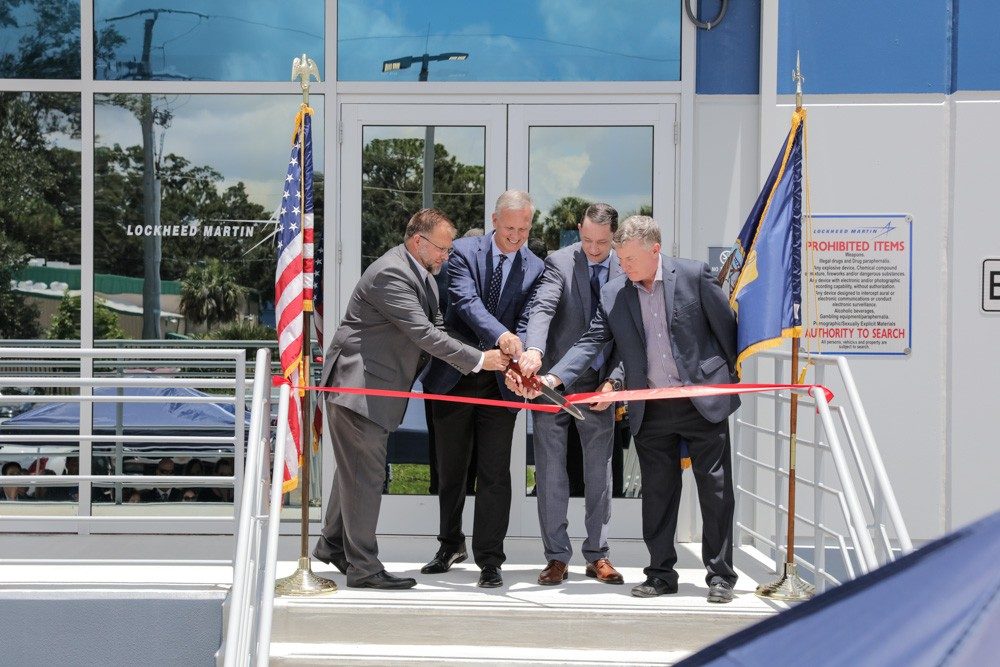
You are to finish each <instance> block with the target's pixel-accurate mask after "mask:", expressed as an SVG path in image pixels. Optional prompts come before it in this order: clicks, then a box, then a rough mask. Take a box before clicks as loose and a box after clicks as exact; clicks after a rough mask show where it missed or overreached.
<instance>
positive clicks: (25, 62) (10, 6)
mask: <svg viewBox="0 0 1000 667" xmlns="http://www.w3.org/2000/svg"><path fill="white" fill-rule="evenodd" d="M19 16H20V17H21V18H20V19H19ZM0 28H13V29H16V28H23V29H25V30H24V32H23V33H22V34H21V36H20V38H19V39H18V41H17V46H16V47H15V46H13V45H11V46H10V47H8V48H9V51H8V52H7V53H3V54H0V78H4V79H78V78H80V3H79V2H66V0H5V1H4V2H0ZM124 42H125V40H124V39H123V38H122V36H121V35H120V34H119V33H118V32H117V31H116V30H115V29H114V28H102V29H100V30H98V31H96V41H95V45H94V46H95V53H94V61H95V63H94V64H95V67H97V66H99V65H101V66H106V64H107V63H109V62H110V61H111V59H112V58H113V55H114V54H113V51H114V49H115V48H116V47H117V46H119V45H121V44H123V43H124Z"/></svg>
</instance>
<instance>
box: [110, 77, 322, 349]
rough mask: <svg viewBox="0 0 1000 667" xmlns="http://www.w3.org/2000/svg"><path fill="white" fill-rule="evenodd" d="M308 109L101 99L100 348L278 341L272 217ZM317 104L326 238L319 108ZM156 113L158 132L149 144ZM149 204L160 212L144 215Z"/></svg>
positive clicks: (219, 99)
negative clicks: (147, 121)
mask: <svg viewBox="0 0 1000 667" xmlns="http://www.w3.org/2000/svg"><path fill="white" fill-rule="evenodd" d="M300 102H301V98H300V97H299V96H297V95H98V96H97V99H96V103H97V107H96V109H95V134H96V146H95V155H94V160H95V180H94V218H95V220H94V271H95V275H94V292H95V302H96V304H95V311H94V325H95V332H94V336H95V339H108V338H133V339H135V338H155V339H162V338H167V339H173V338H207V339H213V340H216V339H218V340H274V339H275V334H274V328H273V327H274V308H273V300H274V267H275V252H276V251H275V247H274V244H273V239H272V235H273V232H274V223H273V221H272V220H271V217H272V213H273V211H274V210H275V208H276V207H277V206H278V204H279V203H280V202H281V195H282V191H283V183H284V176H285V171H286V169H287V162H288V155H289V150H290V137H291V132H292V124H293V119H294V116H295V113H296V111H297V110H298V107H299V104H300ZM311 104H312V106H313V109H314V110H315V114H314V117H313V160H314V209H315V224H316V229H318V230H321V229H322V227H323V192H324V189H323V126H322V122H321V119H322V117H323V99H322V97H318V96H314V97H313V98H312V99H311ZM147 109H151V110H152V111H151V112H147ZM147 113H151V116H152V118H153V122H152V128H151V130H149V131H147V132H146V133H145V137H144V132H143V128H142V124H141V122H140V118H141V117H143V116H144V115H146V114H147ZM248 137H253V140H252V141H249V140H248ZM144 147H146V148H148V150H149V151H151V155H150V159H151V161H152V163H153V165H154V167H153V169H154V171H153V173H152V174H147V171H146V168H145V162H144ZM154 175H155V176H156V178H155V179H154V178H152V176H154ZM146 176H150V179H148V180H146ZM157 192H158V196H157ZM147 200H148V201H153V202H158V203H159V206H158V211H157V210H156V207H153V210H150V211H146V210H145V208H144V203H145V202H146V201H147ZM151 241H155V243H152V242H151ZM146 275H150V276H153V277H154V278H155V280H153V281H146V280H145V276H146ZM157 281H158V282H159V289H158V290H157V289H156V286H155V282H157ZM157 292H158V294H159V296H158V299H157ZM185 295H186V296H185ZM156 310H159V317H157V315H156Z"/></svg>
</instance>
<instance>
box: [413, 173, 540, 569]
mask: <svg viewBox="0 0 1000 667" xmlns="http://www.w3.org/2000/svg"><path fill="white" fill-rule="evenodd" d="M534 211H535V207H534V204H533V203H532V201H531V197H530V196H529V195H528V193H527V192H522V191H519V190H508V191H507V192H504V193H503V194H502V195H500V198H499V199H498V200H497V204H496V208H495V209H494V213H493V232H492V233H490V234H487V235H485V236H480V237H475V238H463V239H459V240H458V241H456V242H455V252H454V254H453V255H452V256H451V258H450V259H449V261H448V293H449V305H448V312H447V313H446V314H445V324H446V325H447V326H448V328H449V330H451V331H452V332H454V334H455V335H456V336H457V337H458V338H459V339H461V340H462V341H464V342H466V343H468V344H470V345H475V346H477V347H478V348H479V349H482V350H489V349H493V348H499V349H500V351H501V352H503V353H504V354H506V355H508V356H510V357H511V358H517V357H519V356H520V354H521V351H522V342H521V338H520V337H519V335H518V333H515V332H521V333H522V334H523V331H524V328H525V327H526V326H527V311H526V309H525V306H526V305H527V303H528V299H529V297H530V296H531V293H532V291H533V290H534V288H535V283H536V282H537V281H538V278H539V277H540V276H541V274H542V270H543V268H544V264H543V263H542V260H540V259H539V258H538V257H536V256H535V255H534V254H532V253H531V251H529V250H528V248H527V247H526V246H525V241H527V240H528V232H529V230H530V229H531V220H532V216H533V215H534ZM422 382H423V385H424V388H425V389H426V390H427V391H429V392H432V393H436V394H452V395H455V396H471V397H477V398H491V399H507V400H519V399H518V398H517V396H515V395H514V394H513V393H512V392H511V391H509V390H508V389H507V387H505V386H504V381H503V375H502V374H500V373H496V372H493V371H491V370H488V369H487V370H485V371H483V372H479V373H472V374H470V375H466V376H464V377H463V376H461V375H460V374H459V373H458V372H456V370H455V369H454V368H452V367H449V366H448V365H447V364H445V363H442V362H440V361H437V360H435V361H434V362H432V363H431V366H430V368H429V369H428V371H427V375H426V376H425V377H424V378H423V380H422ZM431 413H432V416H433V420H434V435H435V441H436V442H435V450H436V456H437V466H438V502H439V505H440V512H441V518H440V521H441V524H440V532H439V534H438V541H439V542H440V543H441V546H440V548H439V550H438V552H437V554H436V555H435V556H434V558H433V559H431V561H430V562H429V563H427V565H425V566H424V567H423V568H422V569H421V572H423V573H425V574H437V573H442V572H447V571H448V570H449V569H450V568H451V566H452V565H454V564H455V563H458V562H461V561H463V560H465V559H466V558H467V557H468V554H467V551H466V546H465V534H464V533H463V532H462V510H463V509H464V507H465V492H466V488H465V482H466V475H467V470H468V466H469V457H470V453H471V450H472V443H473V441H475V443H476V448H477V459H476V509H475V517H474V520H473V528H472V552H473V555H474V556H475V559H476V564H477V565H478V566H479V567H480V568H481V569H482V572H481V574H480V577H479V586H481V587H484V588H494V587H497V586H501V585H502V584H503V579H502V576H501V574H500V566H501V565H502V564H503V562H504V560H505V558H506V556H505V555H504V551H503V540H504V538H505V537H506V536H507V525H508V522H509V519H510V500H511V490H510V448H511V438H512V436H513V433H514V419H515V417H516V416H517V411H516V410H509V409H507V408H497V407H488V406H476V405H469V404H463V403H445V402H436V403H435V404H434V405H433V406H432V407H431ZM473 439H474V440H473Z"/></svg>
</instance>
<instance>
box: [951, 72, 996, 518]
mask: <svg viewBox="0 0 1000 667" xmlns="http://www.w3.org/2000/svg"><path fill="white" fill-rule="evenodd" d="M952 108H953V113H954V181H953V194H954V207H953V217H952V224H951V226H950V237H951V247H950V255H949V259H950V262H951V272H950V274H951V285H950V293H949V297H950V303H949V305H950V313H949V314H950V318H951V322H950V325H949V331H950V340H949V345H948V350H947V353H948V361H949V369H948V371H949V373H948V379H949V381H950V384H951V391H950V392H949V395H948V406H949V416H948V424H947V435H948V439H949V441H950V444H951V447H950V449H949V450H948V452H947V454H948V456H947V464H948V467H947V468H946V470H947V471H948V475H949V482H950V483H949V485H948V491H949V498H948V500H949V505H948V512H947V516H948V526H947V528H949V529H950V528H953V527H957V526H960V525H962V524H964V523H968V522H969V521H972V520H974V519H977V518H979V517H982V516H984V515H986V514H989V513H991V512H995V511H997V509H998V508H1000V484H998V483H997V480H996V478H997V474H998V472H1000V437H998V435H997V416H998V415H1000V393H998V392H997V390H996V389H995V383H996V382H997V381H998V380H1000V353H998V345H1000V313H984V312H983V311H982V308H981V306H980V299H981V295H982V292H981V285H982V260H983V259H986V258H995V259H1000V223H998V222H997V213H996V211H997V201H998V200H997V173H998V170H997V166H996V165H997V159H998V156H1000V93H997V92H993V93H989V94H975V93H958V94H956V95H954V96H953V101H952Z"/></svg>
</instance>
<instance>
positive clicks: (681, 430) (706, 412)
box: [508, 216, 739, 602]
mask: <svg viewBox="0 0 1000 667" xmlns="http://www.w3.org/2000/svg"><path fill="white" fill-rule="evenodd" d="M615 251H616V252H617V253H618V260H619V261H620V262H621V266H622V270H623V271H624V272H625V275H624V276H620V277H619V278H616V279H615V280H612V281H610V282H609V283H608V284H607V285H605V286H604V288H603V289H602V290H601V302H600V305H599V307H598V309H597V315H596V316H595V317H594V320H593V322H591V325H590V329H589V330H588V331H587V333H586V334H584V336H583V338H581V339H580V341H579V342H578V343H577V344H576V345H574V346H573V348H572V349H571V350H570V351H569V352H567V353H566V356H565V357H563V358H562V360H560V361H559V363H557V364H556V365H555V366H554V367H553V368H552V369H551V370H550V371H549V375H546V376H545V377H544V378H543V380H544V381H545V382H546V384H549V385H550V386H557V385H559V384H563V383H564V384H567V385H572V384H573V382H575V381H576V380H577V378H579V377H580V375H581V374H582V373H584V372H585V371H586V369H587V368H588V367H589V366H590V365H591V363H592V360H593V359H594V358H595V357H596V356H597V355H598V354H600V352H601V350H603V349H604V347H605V346H606V345H607V343H608V342H609V341H612V340H613V341H614V343H615V349H616V351H617V354H618V355H619V356H620V357H621V360H622V361H621V364H620V370H622V371H624V387H625V388H626V389H647V388H660V387H670V386H676V385H690V384H725V383H730V382H736V381H737V380H736V376H735V375H734V374H733V372H732V371H733V368H734V364H735V361H736V318H735V315H734V314H733V311H732V309H731V308H730V307H729V302H728V301H727V299H726V297H725V296H724V295H723V293H722V290H721V289H720V288H719V286H718V285H717V284H716V283H715V281H714V280H713V278H712V274H711V271H710V270H709V268H708V266H707V265H706V264H704V263H701V262H695V261H691V260H685V259H676V258H671V257H665V256H663V255H661V254H660V230H659V227H658V226H657V224H656V221H654V220H653V219H652V218H650V217H647V216H632V217H630V218H628V219H627V220H625V221H624V222H623V223H622V226H621V227H620V228H619V229H618V231H617V232H616V233H615ZM508 380H509V381H515V380H516V378H515V377H514V376H513V374H512V373H508ZM613 384H614V385H615V387H616V388H617V387H618V386H619V384H620V382H619V381H618V379H617V376H615V381H614V383H613ZM521 392H522V394H523V395H527V396H529V397H532V395H533V393H534V392H524V391H523V390H521ZM737 407H739V399H738V398H737V397H736V396H735V395H733V396H705V397H699V398H692V399H690V400H689V399H671V400H657V401H649V402H645V401H633V402H631V403H630V404H629V426H630V428H631V430H632V435H633V436H634V437H635V443H636V452H637V453H638V455H639V466H640V470H641V473H642V537H643V540H644V541H645V542H646V548H647V549H648V550H649V556H650V563H649V567H647V568H646V569H645V573H646V581H645V582H643V583H642V584H640V585H638V586H636V587H635V588H633V589H632V595H635V596H636V597H654V596H657V595H663V594H665V593H676V592H677V571H676V570H675V569H674V568H675V565H676V564H677V551H676V549H675V547H674V534H675V532H676V529H677V509H678V507H679V505H680V497H681V469H680V452H679V446H680V441H681V440H682V439H683V440H685V441H687V443H688V447H689V450H690V453H691V461H692V468H693V470H694V477H695V481H696V482H697V484H698V501H699V503H700V505H701V516H702V522H703V524H704V529H703V533H702V561H703V562H704V564H705V568H706V570H707V571H708V573H707V575H706V577H705V581H706V582H707V583H708V586H709V593H708V601H709V602H729V601H730V600H732V599H733V585H734V584H735V583H736V571H735V570H734V569H733V509H734V506H735V502H734V497H733V476H732V462H731V458H730V457H731V455H730V448H729V423H728V417H729V415H730V414H731V413H732V412H733V411H735V410H736V408H737Z"/></svg>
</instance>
